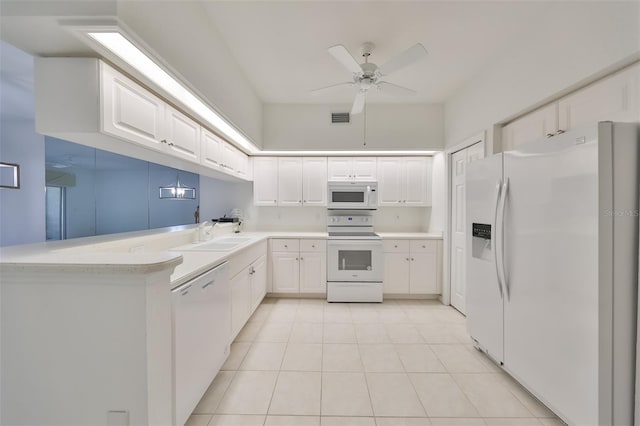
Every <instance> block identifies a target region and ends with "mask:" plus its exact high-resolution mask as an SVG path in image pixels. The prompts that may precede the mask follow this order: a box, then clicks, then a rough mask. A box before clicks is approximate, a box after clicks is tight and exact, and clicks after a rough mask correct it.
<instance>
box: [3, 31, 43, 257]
mask: <svg viewBox="0 0 640 426" xmlns="http://www.w3.org/2000/svg"><path fill="white" fill-rule="evenodd" d="M0 71H1V73H0V76H1V77H0V161H3V162H7V163H17V164H19V165H20V189H6V188H0V246H8V245H14V244H26V243H32V242H40V241H44V240H45V217H44V210H45V197H44V136H42V135H39V134H37V133H36V132H35V124H34V111H35V109H34V105H33V86H31V87H30V86H29V84H28V81H29V79H33V58H32V57H31V56H29V55H27V54H26V53H24V52H22V51H20V50H18V49H16V48H15V47H13V46H11V45H9V44H7V43H5V42H0ZM25 80H26V82H27V84H25Z"/></svg>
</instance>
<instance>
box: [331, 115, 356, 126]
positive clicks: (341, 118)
mask: <svg viewBox="0 0 640 426" xmlns="http://www.w3.org/2000/svg"><path fill="white" fill-rule="evenodd" d="M350 121H351V117H350V116H349V113H348V112H332V113H331V124H336V123H349V122H350Z"/></svg>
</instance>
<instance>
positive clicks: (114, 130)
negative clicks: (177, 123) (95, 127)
mask: <svg viewBox="0 0 640 426" xmlns="http://www.w3.org/2000/svg"><path fill="white" fill-rule="evenodd" d="M100 70H101V81H100V82H101V95H102V99H101V103H102V130H103V131H104V132H105V133H109V134H111V135H114V136H118V137H121V138H123V139H126V140H127V141H131V142H135V143H138V144H141V145H144V146H146V147H149V148H153V149H156V150H162V151H163V150H164V144H163V143H162V142H161V141H162V138H163V137H162V132H163V130H164V129H163V126H162V124H163V122H164V107H165V104H164V102H163V101H162V100H161V99H160V98H157V97H156V96H154V95H153V94H151V92H149V91H148V90H146V89H144V88H143V87H141V86H140V85H138V84H137V83H134V82H133V81H132V80H130V79H128V78H127V77H125V76H123V75H121V74H120V73H118V72H116V71H115V70H113V69H112V68H111V67H109V66H107V65H105V64H103V63H101V66H100Z"/></svg>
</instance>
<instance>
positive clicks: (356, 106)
mask: <svg viewBox="0 0 640 426" xmlns="http://www.w3.org/2000/svg"><path fill="white" fill-rule="evenodd" d="M366 100H367V92H365V91H364V90H361V91H359V92H358V94H357V95H356V98H355V99H354V100H353V106H352V107H351V115H356V114H360V113H361V112H362V110H363V109H364V102H365V101H366Z"/></svg>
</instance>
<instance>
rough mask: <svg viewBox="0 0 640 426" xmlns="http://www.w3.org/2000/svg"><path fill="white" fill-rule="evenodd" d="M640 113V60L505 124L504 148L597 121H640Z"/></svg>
mask: <svg viewBox="0 0 640 426" xmlns="http://www.w3.org/2000/svg"><path fill="white" fill-rule="evenodd" d="M638 117H640V64H635V65H633V66H631V67H627V68H625V69H623V70H621V71H619V72H617V73H615V74H612V75H610V76H608V77H605V78H603V79H601V80H598V81H596V82H594V83H592V84H590V85H588V86H586V87H584V88H582V89H580V90H577V91H575V92H573V93H571V94H569V95H567V96H565V97H563V98H561V99H559V100H558V101H556V102H553V103H551V104H549V105H546V106H544V107H542V108H539V109H537V110H535V111H533V112H531V113H529V114H527V115H525V116H523V117H521V118H518V119H517V120H514V121H512V122H511V123H509V124H507V125H506V126H504V127H503V128H502V149H503V150H504V151H507V150H510V149H513V148H515V147H517V146H519V145H522V144H523V143H527V142H531V141H534V140H536V139H541V138H544V137H553V136H555V135H558V134H561V133H564V132H566V131H567V130H572V129H575V128H577V127H580V126H582V125H584V124H589V123H595V122H597V121H637V120H638Z"/></svg>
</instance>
